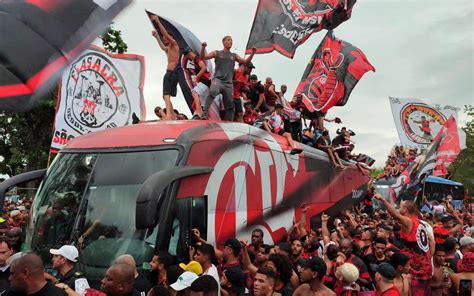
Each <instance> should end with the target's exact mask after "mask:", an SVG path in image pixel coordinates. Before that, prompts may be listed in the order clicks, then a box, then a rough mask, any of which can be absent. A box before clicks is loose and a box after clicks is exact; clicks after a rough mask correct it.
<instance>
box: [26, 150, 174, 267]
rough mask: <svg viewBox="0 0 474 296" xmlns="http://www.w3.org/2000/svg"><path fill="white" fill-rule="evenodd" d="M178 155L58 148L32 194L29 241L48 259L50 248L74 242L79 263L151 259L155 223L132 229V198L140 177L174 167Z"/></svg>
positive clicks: (98, 264) (105, 264)
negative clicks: (125, 256)
mask: <svg viewBox="0 0 474 296" xmlns="http://www.w3.org/2000/svg"><path fill="white" fill-rule="evenodd" d="M178 155H179V151H178V150H177V149H166V150H155V151H144V152H143V151H140V152H137V151H133V152H120V153H60V154H59V155H58V156H57V159H55V161H54V163H53V164H52V166H51V167H50V169H49V171H48V175H47V176H46V178H45V179H44V181H43V184H42V185H41V188H40V189H39V192H38V194H37V196H36V198H35V200H34V204H33V216H32V222H31V223H30V227H29V231H28V241H27V244H29V245H30V246H31V249H32V250H34V251H35V252H37V253H39V254H41V255H42V257H43V258H44V259H45V260H48V259H47V258H48V257H49V249H51V248H58V247H60V246H61V245H64V244H71V243H75V244H76V245H77V247H78V248H79V249H80V254H81V255H80V263H82V264H84V266H85V268H86V269H87V268H89V269H92V270H93V269H97V271H99V269H101V270H102V269H103V268H106V267H108V266H109V265H110V263H111V261H113V259H114V258H115V257H116V255H117V254H124V253H128V254H133V255H134V257H135V258H138V260H137V261H139V262H137V264H141V263H142V262H143V261H145V260H149V259H150V256H151V255H152V252H153V247H154V244H155V238H156V233H157V231H158V227H159V226H157V227H155V229H149V230H137V229H135V202H136V198H137V195H138V192H139V190H140V187H141V185H142V183H143V182H144V181H145V180H146V179H147V178H148V177H149V176H151V175H153V174H154V173H156V172H158V171H162V170H165V169H167V168H171V167H174V166H175V165H176V164H177V161H178ZM140 259H141V260H140ZM140 261H141V262H140ZM86 272H87V270H86ZM87 273H89V274H91V273H94V272H91V271H90V270H89V272H87ZM98 276H99V275H98Z"/></svg>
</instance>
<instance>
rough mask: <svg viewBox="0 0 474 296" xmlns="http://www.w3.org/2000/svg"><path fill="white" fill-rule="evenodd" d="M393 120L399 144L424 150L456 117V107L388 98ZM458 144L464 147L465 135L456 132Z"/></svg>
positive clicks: (412, 99) (413, 99) (417, 100)
mask: <svg viewBox="0 0 474 296" xmlns="http://www.w3.org/2000/svg"><path fill="white" fill-rule="evenodd" d="M389 101H390V107H391V109H392V115H393V120H394V121H395V126H396V127H397V131H398V136H399V138H400V144H402V145H404V146H410V147H418V148H422V149H425V148H427V147H428V146H429V145H430V143H431V141H432V140H433V135H436V134H437V133H438V132H439V131H440V130H441V129H442V128H443V126H444V124H445V123H446V120H447V119H448V118H449V117H451V116H453V117H454V119H455V120H457V117H458V111H459V110H460V109H459V108H457V107H454V106H451V105H444V106H442V105H439V104H427V103H425V102H424V101H423V100H420V99H415V98H405V99H404V98H396V97H389ZM458 138H459V144H460V146H461V148H465V147H466V141H465V138H466V136H465V133H464V131H462V130H460V129H459V130H458Z"/></svg>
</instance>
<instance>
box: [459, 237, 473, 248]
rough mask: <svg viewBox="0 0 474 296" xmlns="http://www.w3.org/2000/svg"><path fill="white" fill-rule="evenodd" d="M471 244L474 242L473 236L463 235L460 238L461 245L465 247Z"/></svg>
mask: <svg viewBox="0 0 474 296" xmlns="http://www.w3.org/2000/svg"><path fill="white" fill-rule="evenodd" d="M470 244H474V238H472V237H469V236H463V237H461V239H460V240H459V245H460V246H461V247H464V246H467V245H470Z"/></svg>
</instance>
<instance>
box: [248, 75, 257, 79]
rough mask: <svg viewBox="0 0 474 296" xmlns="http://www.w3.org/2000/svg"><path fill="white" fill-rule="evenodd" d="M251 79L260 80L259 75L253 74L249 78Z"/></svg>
mask: <svg viewBox="0 0 474 296" xmlns="http://www.w3.org/2000/svg"><path fill="white" fill-rule="evenodd" d="M249 79H250V80H258V77H257V75H255V74H252V75H250V78H249Z"/></svg>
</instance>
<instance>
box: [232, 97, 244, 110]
mask: <svg viewBox="0 0 474 296" xmlns="http://www.w3.org/2000/svg"><path fill="white" fill-rule="evenodd" d="M234 106H235V113H244V108H243V107H242V100H241V99H240V98H238V99H237V98H234Z"/></svg>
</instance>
